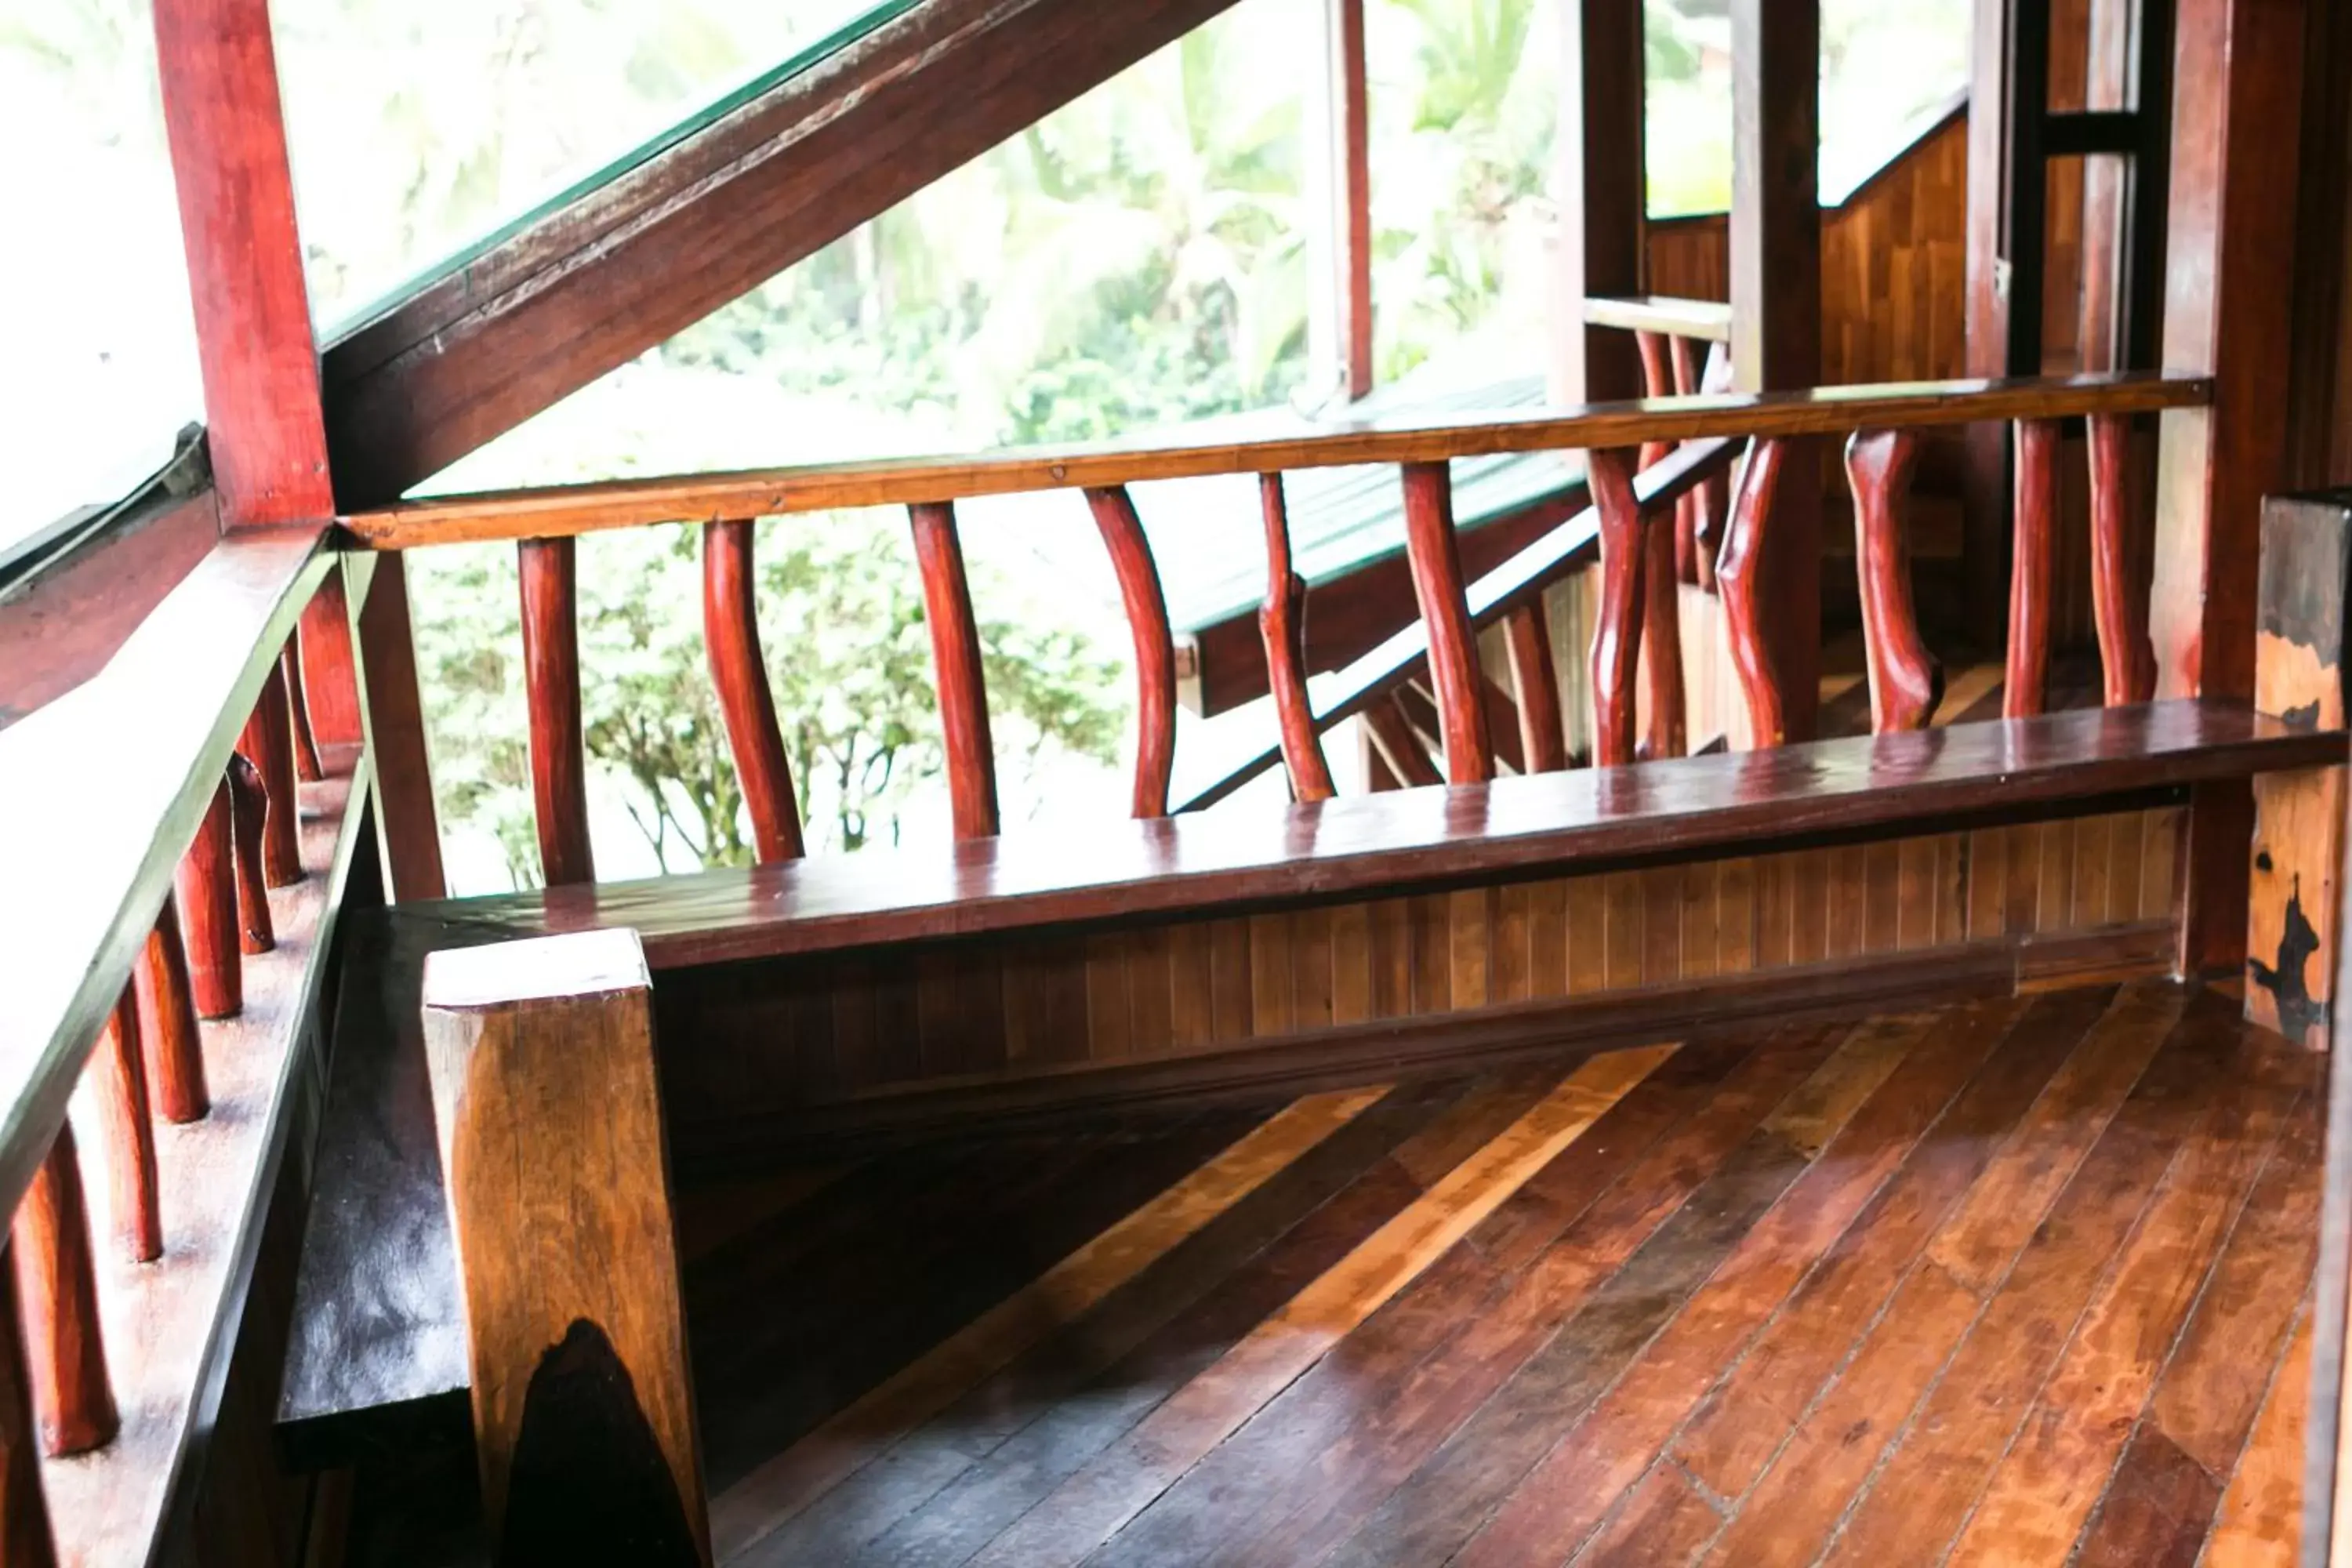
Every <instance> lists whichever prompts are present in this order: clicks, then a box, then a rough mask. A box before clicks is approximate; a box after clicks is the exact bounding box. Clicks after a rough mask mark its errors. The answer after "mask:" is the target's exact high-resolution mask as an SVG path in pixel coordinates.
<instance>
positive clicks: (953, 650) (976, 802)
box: [907, 501, 997, 839]
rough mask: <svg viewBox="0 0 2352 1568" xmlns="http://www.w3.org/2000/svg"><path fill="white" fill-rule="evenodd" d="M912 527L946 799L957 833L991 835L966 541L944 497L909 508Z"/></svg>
mask: <svg viewBox="0 0 2352 1568" xmlns="http://www.w3.org/2000/svg"><path fill="white" fill-rule="evenodd" d="M907 515H908V526H909V527H910V528H911V529H912V530H913V531H914V538H915V565H916V568H917V570H918V571H919V572H920V573H921V574H922V579H923V618H924V620H925V621H926V622H928V623H929V626H930V632H931V668H932V670H933V672H934V673H935V675H936V676H937V678H938V680H939V697H940V733H941V736H942V738H943V740H944V741H945V742H946V748H947V762H948V801H949V804H950V808H951V809H952V812H953V815H954V818H955V836H956V837H958V838H963V839H970V838H988V837H993V836H994V834H995V833H996V828H997V819H996V746H995V742H992V740H991V739H990V738H989V727H988V678H987V675H986V672H985V671H984V670H983V669H982V662H981V647H980V626H979V623H978V622H977V621H976V620H975V619H974V618H973V616H972V609H971V583H970V581H969V580H968V579H967V578H966V577H965V575H964V569H963V543H962V542H961V540H960V539H959V538H958V537H957V534H956V520H955V508H954V507H953V505H951V504H950V503H949V502H946V501H941V502H940V503H938V504H936V505H922V506H912V507H908V509H907Z"/></svg>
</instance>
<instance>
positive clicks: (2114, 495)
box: [2090, 414, 2156, 708]
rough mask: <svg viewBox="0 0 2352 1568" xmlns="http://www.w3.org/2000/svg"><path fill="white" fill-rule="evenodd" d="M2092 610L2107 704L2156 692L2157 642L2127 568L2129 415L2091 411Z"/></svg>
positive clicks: (2129, 555)
mask: <svg viewBox="0 0 2352 1568" xmlns="http://www.w3.org/2000/svg"><path fill="white" fill-rule="evenodd" d="M2090 424H2091V610H2092V614H2093V616H2094V618H2095V620H2096V621H2097V622H2098V628H2099V668H2100V670H2101V671H2102V673H2103V675H2104V677H2105V679H2104V682H2103V684H2104V686H2105V701H2106V705H2107V706H2108V707H2110V708H2116V707H2120V706H2122V705H2123V704H2125V703H2127V702H2146V701H2147V700H2149V699H2150V698H2152V697H2154V696H2155V695H2156V647H2155V645H2154V644H2152V643H2151V642H2149V641H2148V636H2147V596H2146V595H2144V594H2142V593H2141V592H2139V591H2138V590H2137V584H2136V583H2135V581H2134V574H2133V572H2132V550H2131V521H2130V518H2129V517H2128V516H2127V515H2126V502H2127V500H2128V497H2127V496H2126V489H2127V488H2128V487H2127V485H2126V478H2125V470H2126V465H2127V463H2128V462H2129V460H2130V457H2131V416H2129V415H2125V414H2094V415H2092V416H2091V419H2090Z"/></svg>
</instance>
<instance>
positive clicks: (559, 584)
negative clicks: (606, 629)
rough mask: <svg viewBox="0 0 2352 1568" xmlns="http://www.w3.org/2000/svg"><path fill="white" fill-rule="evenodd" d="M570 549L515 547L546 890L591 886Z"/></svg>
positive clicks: (532, 542) (568, 543)
mask: <svg viewBox="0 0 2352 1568" xmlns="http://www.w3.org/2000/svg"><path fill="white" fill-rule="evenodd" d="M576 551H577V546H576V544H575V543H574V542H572V540H569V539H526V540H522V541H521V542H519V543H518V544H517V545H516V546H515V552H516V556H517V562H518V567H519V581H520V589H521V593H522V665H523V695H524V697H525V698H526V699H527V700H528V703H529V707H530V795H531V805H532V807H533V811H534V815H535V817H536V820H537V822H538V825H539V861H540V871H541V875H542V876H543V877H544V878H545V879H546V880H547V881H548V882H549V883H550V884H551V885H557V884H562V883H567V882H591V881H593V880H595V878H596V860H595V855H594V852H593V849H592V848H591V847H590V845H589V842H588V751H587V742H586V737H585V736H584V735H583V732H582V730H581V719H580V590H579V564H578V562H577V559H576Z"/></svg>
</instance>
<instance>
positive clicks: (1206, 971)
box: [1168, 921, 1217, 1051]
mask: <svg viewBox="0 0 2352 1568" xmlns="http://www.w3.org/2000/svg"><path fill="white" fill-rule="evenodd" d="M1168 939H1169V979H1168V1012H1169V1036H1170V1041H1171V1044H1172V1045H1173V1046H1174V1047H1175V1048H1176V1049H1177V1050H1179V1051H1190V1050H1198V1049H1199V1048H1200V1047H1202V1046H1205V1045H1208V1044H1209V1043H1210V1042H1212V1041H1213V1040H1214V1039H1215V1038H1216V1037H1217V1027H1216V1014H1215V1011H1214V1005H1213V1003H1214V995H1213V993H1214V987H1215V984H1216V979H1215V973H1216V965H1215V961H1214V958H1213V952H1212V947H1211V938H1210V928H1209V922H1208V921H1184V922H1183V923H1182V924H1181V925H1178V926H1174V927H1171V929H1170V931H1169V933H1168Z"/></svg>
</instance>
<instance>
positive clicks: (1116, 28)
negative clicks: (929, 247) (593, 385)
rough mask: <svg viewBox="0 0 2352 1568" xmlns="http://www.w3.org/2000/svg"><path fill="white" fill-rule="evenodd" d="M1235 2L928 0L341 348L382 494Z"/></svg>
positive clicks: (341, 483) (327, 373)
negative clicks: (1111, 3) (1104, 2)
mask: <svg viewBox="0 0 2352 1568" xmlns="http://www.w3.org/2000/svg"><path fill="white" fill-rule="evenodd" d="M1233 3H1234V0H1119V3H1118V4H1117V5H1105V4H1103V0H917V3H916V4H914V5H910V6H909V7H908V9H906V10H905V11H903V12H901V13H900V14H898V15H897V16H891V17H889V18H888V19H887V20H885V21H883V22H882V23H881V24H880V25H879V26H876V27H874V28H873V29H872V30H871V31H869V32H867V33H866V34H865V35H864V36H862V37H857V38H856V39H855V40H853V41H852V42H850V43H848V44H847V45H845V47H841V48H839V49H837V50H835V51H833V52H831V53H828V54H826V55H824V57H822V58H819V59H817V60H815V61H814V62H812V63H811V64H810V65H809V66H808V67H807V68H805V69H803V70H799V71H794V72H791V73H789V74H786V75H784V76H783V77H782V78H781V79H778V80H777V81H775V82H774V83H772V85H770V86H769V87H767V88H766V89H763V90H761V91H759V92H757V93H755V94H754V95H752V96H751V97H750V98H749V99H747V100H745V101H743V102H741V103H740V104H737V105H735V106H733V107H732V108H730V109H729V110H727V111H726V112H725V113H723V114H721V115H719V117H718V118H717V119H715V120H714V121H711V123H709V125H707V126H704V127H702V128H700V129H699V130H698V131H696V132H693V133H692V134H690V135H688V136H686V137H684V138H682V139H681V140H679V141H677V142H675V143H674V144H672V145H670V146H668V147H666V148H664V149H662V150H661V151H659V152H657V153H654V154H653V155H651V156H650V157H648V158H646V159H645V160H644V161H643V162H641V163H636V164H635V165H634V166H632V167H630V168H628V169H626V170H625V171H623V172H622V173H620V174H617V175H616V176H614V178H613V179H612V180H610V181H608V182H607V183H605V184H601V185H598V186H597V187H595V188H594V189H593V190H591V191H589V192H588V193H586V194H585V195H582V196H581V197H580V198H579V199H578V200H577V201H575V202H572V203H571V204H570V205H566V206H564V207H562V208H560V209H558V210H557V211H555V212H552V213H550V214H547V215H545V216H542V217H541V218H540V219H538V220H536V221H534V222H532V223H530V224H528V225H527V226H524V227H523V228H521V229H520V230H519V231H517V232H515V233H513V234H511V235H509V236H507V237H504V238H502V239H500V240H499V241H498V242H496V243H495V244H493V245H492V246H490V247H488V248H487V249H486V250H484V251H483V252H481V253H480V254H479V255H478V256H475V257H473V258H469V259H467V261H466V262H465V263H464V264H463V265H461V266H458V267H457V268H453V269H451V270H450V271H448V272H446V273H445V274H443V275H441V276H439V277H437V278H435V279H431V280H430V281H428V282H427V283H425V285H424V286H423V287H422V288H420V289H418V290H417V291H416V292H415V293H414V294H412V295H410V296H409V297H407V298H406V299H404V300H400V301H398V302H396V303H394V304H393V305H391V306H389V307H387V308H386V309H385V310H383V311H381V312H379V313H378V314H377V315H375V316H374V317H373V318H371V319H370V320H368V321H364V322H362V323H361V324H360V325H359V326H357V327H355V328H353V329H352V331H349V332H347V333H345V334H344V335H343V336H342V337H341V339H339V340H338V341H336V342H333V343H331V344H330V345H329V346H328V348H327V350H326V354H325V362H324V366H323V375H324V382H325V393H326V414H327V429H328V443H329V450H330V453H331V458H332V462H333V469H334V476H335V489H336V495H337V499H338V500H339V502H340V503H341V506H342V507H343V508H345V509H346V510H349V509H352V508H358V507H365V506H373V505H377V504H380V503H382V502H383V501H386V500H391V499H393V498H394V497H395V496H397V495H399V494H400V493H401V492H402V491H403V490H404V489H407V488H408V487H409V486H411V485H414V484H415V483H416V482H417V481H419V480H420V479H425V478H426V477H428V476H430V475H432V474H434V473H436V472H438V471H439V470H440V469H442V468H446V467H447V466H448V465H449V464H450V463H453V462H455V461H456V460H457V458H462V457H464V456H465V455H466V454H467V453H468V452H470V451H473V450H474V449H475V448H476V447H480V446H482V445H483V444H484V443H485V442H488V440H490V439H491V438H492V437H496V436H499V435H500V434H502V433H503V432H505V431H507V430H509V429H512V428H513V427H514V426H517V425H519V424H520V423H521V422H522V421H524V420H525V419H528V418H529V417H530V416H532V415H534V414H536V413H538V412H539V411H540V410H541V409H543V408H545V407H547V406H549V405H551V404H553V403H555V402H556V401H557V400H559V399H560V398H562V397H564V396H565V395H568V394H570V393H572V392H575V391H577V390H578V389H580V388H581V387H583V386H585V385H586V384H588V383H590V382H592V381H593V380H594V379H595V378H596V377H598V376H600V375H602V374H604V373H605V372H607V371H610V370H613V369H614V368H615V367H616V366H619V365H622V364H625V363H627V362H628V361H630V360H632V359H634V358H635V357H636V356H637V355H638V354H640V353H644V352H645V351H646V350H647V349H649V348H652V347H654V346H655V345H656V344H658V343H661V342H665V341H667V339H668V338H670V337H671V336H673V335H675V334H676V333H677V332H678V331H683V330H684V329H685V328H687V327H688V326H691V325H693V324H694V323H695V322H696V321H700V320H701V319H702V318H703V317H705V316H707V315H709V313H710V312H711V311H713V310H717V309H719V307H720V306H722V305H724V304H726V303H727V302H728V301H730V300H734V299H737V298H739V297H740V296H741V295H743V294H745V293H748V292H749V291H750V290H751V289H754V288H757V287H758V286H759V285H760V284H761V283H763V282H765V281H766V280H767V279H770V278H772V277H773V276H774V275H775V274H776V273H778V272H780V271H782V269H783V268H786V267H789V266H790V265H792V264H793V262H795V261H798V260H800V259H801V258H803V257H806V256H809V255H811V254H813V253H814V252H815V251H817V250H819V249H821V248H822V247H824V246H826V245H828V244H830V243H832V242H833V241H834V240H835V239H838V238H840V237H842V236H843V235H845V234H847V233H848V232H850V230H852V229H854V228H856V226H858V225H859V224H861V223H864V222H865V221H866V219H868V218H870V217H873V216H876V215H877V214H878V213H881V212H884V211H886V210H887V209H888V208H889V207H891V206H893V205H896V204H897V203H898V202H900V201H902V200H904V199H905V198H906V197H908V196H909V195H913V194H914V193H915V192H916V191H918V190H920V189H921V188H922V187H923V186H924V185H927V184H929V183H930V182H931V181H933V180H935V179H937V178H939V177H940V175H942V174H946V173H948V172H949V171H950V170H952V169H954V168H956V167H958V166H959V165H961V164H962V163H968V162H969V161H971V159H972V158H974V157H977V156H978V155H979V154H981V153H984V152H986V151H987V150H988V149H989V148H991V147H992V146H994V145H996V144H997V143H998V142H1002V141H1003V140H1004V139H1005V138H1006V137H1008V136H1011V135H1013V134H1014V133H1015V132H1019V131H1021V130H1023V129H1024V128H1025V127H1027V126H1029V125H1031V124H1034V122H1035V121H1038V120H1040V119H1043V118H1044V117H1045V115H1047V114H1049V113H1051V112H1053V110H1055V109H1058V108H1060V107H1061V106H1062V105H1063V104H1065V103H1067V102H1069V101H1070V100H1073V99H1076V98H1077V97H1079V96H1080V95H1081V94H1083V93H1085V92H1086V91H1087V89H1090V88H1093V87H1095V86H1097V85H1098V84H1099V83H1101V82H1103V81H1105V80H1108V79H1109V78H1110V77H1112V76H1114V75H1116V74H1118V72H1119V71H1121V70H1123V69H1125V68H1127V67H1129V66H1130V65H1133V64H1134V63H1135V62H1137V61H1138V60H1140V59H1142V58H1144V57H1145V56H1147V55H1149V54H1150V53H1151V52H1152V51H1153V50H1155V49H1158V48H1159V47H1161V46H1162V45H1164V44H1167V43H1170V42H1171V41H1173V40H1174V39H1176V38H1178V37H1181V36H1182V35H1183V34H1185V33H1187V32H1189V31H1191V30H1192V28H1194V27H1196V26H1200V25H1201V24H1202V22H1205V21H1207V20H1208V19H1209V18H1211V17H1212V16H1215V15H1217V13H1219V12H1221V11H1223V10H1224V9H1226V8H1227V7H1228V6H1229V5H1232V4H1233Z"/></svg>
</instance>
